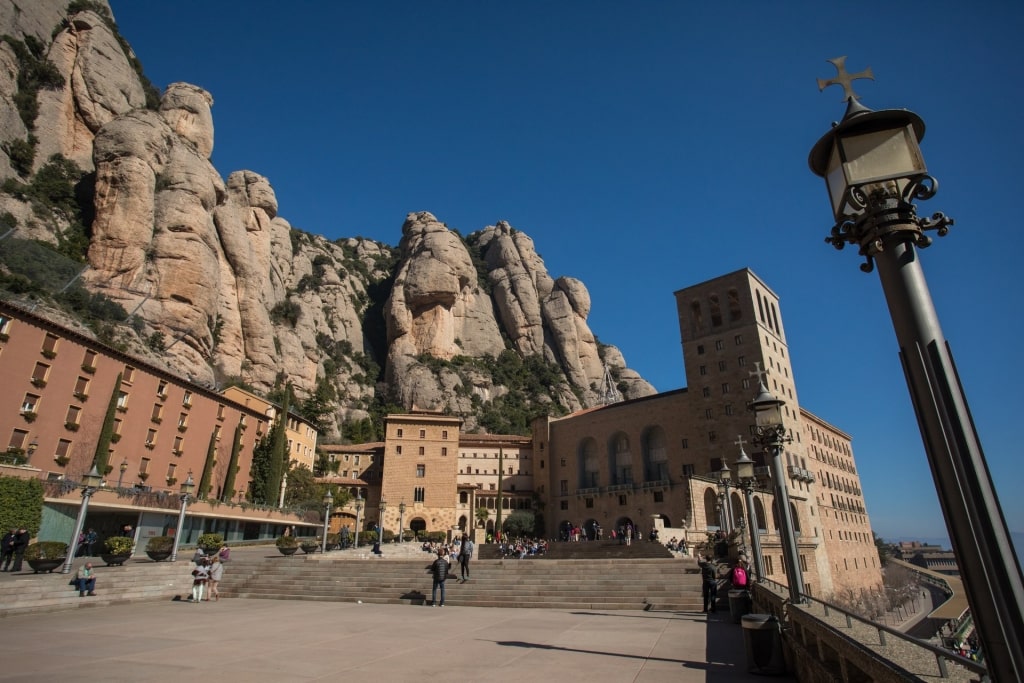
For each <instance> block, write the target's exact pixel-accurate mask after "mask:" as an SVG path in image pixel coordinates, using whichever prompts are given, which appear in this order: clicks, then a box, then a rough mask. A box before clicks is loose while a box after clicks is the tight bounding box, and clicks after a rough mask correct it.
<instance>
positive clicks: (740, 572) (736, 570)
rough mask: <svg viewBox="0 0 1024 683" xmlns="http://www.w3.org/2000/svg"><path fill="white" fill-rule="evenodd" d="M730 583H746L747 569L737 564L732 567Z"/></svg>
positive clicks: (739, 584)
mask: <svg viewBox="0 0 1024 683" xmlns="http://www.w3.org/2000/svg"><path fill="white" fill-rule="evenodd" d="M732 585H734V586H744V587H745V586H746V585H747V570H746V569H744V568H743V567H740V566H739V565H737V566H735V567H733V569H732Z"/></svg>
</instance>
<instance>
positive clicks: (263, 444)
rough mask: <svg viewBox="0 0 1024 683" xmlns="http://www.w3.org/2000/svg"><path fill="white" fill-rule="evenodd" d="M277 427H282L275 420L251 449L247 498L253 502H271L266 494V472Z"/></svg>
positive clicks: (268, 467) (272, 450)
mask: <svg viewBox="0 0 1024 683" xmlns="http://www.w3.org/2000/svg"><path fill="white" fill-rule="evenodd" d="M279 429H283V427H282V426H281V424H280V423H278V422H275V423H274V424H273V426H271V428H270V430H269V431H268V432H267V433H266V435H264V437H263V438H262V439H260V440H259V441H258V442H256V446H254V447H253V449H252V465H251V467H250V468H249V500H251V501H252V502H254V503H260V504H267V503H270V502H271V501H270V500H269V499H268V496H267V490H268V486H267V472H268V470H269V469H270V460H271V456H272V455H273V452H274V435H275V434H276V431H277V430H279ZM273 502H275V503H276V502H277V500H276V499H275V500H274V501H273Z"/></svg>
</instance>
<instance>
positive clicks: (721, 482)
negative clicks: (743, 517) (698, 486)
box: [717, 459, 736, 533]
mask: <svg viewBox="0 0 1024 683" xmlns="http://www.w3.org/2000/svg"><path fill="white" fill-rule="evenodd" d="M731 481H732V472H730V471H729V466H728V465H727V464H726V463H725V460H724V459H723V460H722V469H720V470H718V484H717V486H718V488H719V491H720V492H719V494H718V499H719V500H720V501H721V505H722V510H723V512H724V513H725V514H724V515H722V519H721V520H720V522H721V524H722V525H723V526H724V527H725V531H726V533H728V532H730V531H732V530H733V529H735V528H736V524H735V523H734V520H733V518H732V505H730V502H729V484H730V483H731Z"/></svg>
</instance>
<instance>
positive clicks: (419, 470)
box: [416, 465, 427, 479]
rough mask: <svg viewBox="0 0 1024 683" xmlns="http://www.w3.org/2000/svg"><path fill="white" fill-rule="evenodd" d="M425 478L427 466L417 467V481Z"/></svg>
mask: <svg viewBox="0 0 1024 683" xmlns="http://www.w3.org/2000/svg"><path fill="white" fill-rule="evenodd" d="M425 476H427V466H426V465H416V478H417V479H422V478H423V477H425Z"/></svg>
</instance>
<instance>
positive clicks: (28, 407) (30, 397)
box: [21, 394, 39, 413]
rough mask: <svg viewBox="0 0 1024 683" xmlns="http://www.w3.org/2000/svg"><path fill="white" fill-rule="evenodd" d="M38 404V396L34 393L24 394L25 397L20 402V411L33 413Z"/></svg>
mask: <svg viewBox="0 0 1024 683" xmlns="http://www.w3.org/2000/svg"><path fill="white" fill-rule="evenodd" d="M38 406H39V397H38V396H36V395H35V394H25V399H24V400H23V401H22V402H21V412H23V413H35V412H37V410H36V408H37V407H38Z"/></svg>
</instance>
